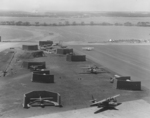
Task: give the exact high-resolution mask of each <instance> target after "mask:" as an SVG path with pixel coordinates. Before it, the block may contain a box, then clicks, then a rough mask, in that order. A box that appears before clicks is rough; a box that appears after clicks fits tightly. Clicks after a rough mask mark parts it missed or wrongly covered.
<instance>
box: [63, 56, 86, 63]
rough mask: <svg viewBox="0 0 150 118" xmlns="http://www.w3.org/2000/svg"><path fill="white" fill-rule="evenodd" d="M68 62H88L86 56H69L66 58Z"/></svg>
mask: <svg viewBox="0 0 150 118" xmlns="http://www.w3.org/2000/svg"><path fill="white" fill-rule="evenodd" d="M66 60H67V61H74V62H78V61H86V55H71V54H68V55H67V56H66Z"/></svg>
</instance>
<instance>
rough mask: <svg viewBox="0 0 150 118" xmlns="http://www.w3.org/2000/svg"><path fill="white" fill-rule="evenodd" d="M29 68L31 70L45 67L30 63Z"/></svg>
mask: <svg viewBox="0 0 150 118" xmlns="http://www.w3.org/2000/svg"><path fill="white" fill-rule="evenodd" d="M30 69H31V70H32V71H37V70H41V69H45V67H44V65H32V66H30Z"/></svg>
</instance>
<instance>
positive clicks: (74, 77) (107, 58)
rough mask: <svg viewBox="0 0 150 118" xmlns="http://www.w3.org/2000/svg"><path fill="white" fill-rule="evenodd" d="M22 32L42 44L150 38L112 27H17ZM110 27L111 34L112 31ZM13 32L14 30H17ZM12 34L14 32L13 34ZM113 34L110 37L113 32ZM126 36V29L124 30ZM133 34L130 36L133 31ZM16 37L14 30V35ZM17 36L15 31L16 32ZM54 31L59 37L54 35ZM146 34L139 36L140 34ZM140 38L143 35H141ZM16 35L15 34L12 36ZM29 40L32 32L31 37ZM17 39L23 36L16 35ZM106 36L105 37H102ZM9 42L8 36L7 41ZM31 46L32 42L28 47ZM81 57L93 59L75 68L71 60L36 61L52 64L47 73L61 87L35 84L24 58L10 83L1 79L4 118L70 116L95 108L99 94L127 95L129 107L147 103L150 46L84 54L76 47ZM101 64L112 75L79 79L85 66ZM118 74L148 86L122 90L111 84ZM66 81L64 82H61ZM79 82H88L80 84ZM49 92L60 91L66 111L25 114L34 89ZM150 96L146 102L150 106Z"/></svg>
mask: <svg viewBox="0 0 150 118" xmlns="http://www.w3.org/2000/svg"><path fill="white" fill-rule="evenodd" d="M16 28H17V29H18V30H19V29H20V31H22V32H23V31H27V32H30V33H31V34H32V36H31V37H30V36H29V37H25V40H27V41H31V40H32V41H35V43H34V44H37V43H38V40H49V39H51V40H54V41H55V40H57V41H59V40H62V41H99V40H100V41H103V40H106V39H107V38H109V37H108V35H109V34H110V35H113V36H114V38H116V37H118V36H119V35H120V37H121V34H122V35H124V36H126V37H125V38H127V37H130V36H133V37H136V36H137V37H138V38H140V37H143V38H145V37H147V38H148V35H149V30H148V28H145V29H144V31H143V32H142V28H141V29H140V28H139V29H138V28H137V29H136V30H134V28H135V27H133V29H132V28H131V27H130V28H131V29H128V28H127V27H126V28H127V29H125V31H128V30H129V31H132V32H134V33H133V34H132V33H130V34H129V35H128V33H127V32H126V33H125V34H123V32H122V33H119V32H121V31H120V30H119V29H120V28H119V27H118V30H115V33H114V31H113V29H110V28H109V27H105V28H104V27H96V26H94V27H89V26H85V27H16ZM107 28H108V29H107ZM12 29H13V28H12ZM12 29H11V30H12ZM107 30H108V31H109V32H110V33H108V32H107ZM123 31H124V30H123ZM129 31H128V32H129ZM12 32H13V31H12ZM14 32H15V31H14ZM50 32H53V33H54V35H50V34H49V33H50ZM139 32H140V33H141V34H139V35H138V33H139ZM136 34H137V35H136ZM10 35H11V34H10ZM25 35H26V33H25ZM16 36H17V34H16ZM100 37H102V38H100ZM2 40H3V37H2ZM36 41H37V42H36ZM22 44H24V43H20V44H19V45H17V48H16V49H17V51H18V53H17V54H18V55H19V54H23V53H22V51H19V50H20V48H18V47H21V46H22ZM28 44H31V43H28ZM71 47H73V48H74V50H75V51H76V52H78V53H82V54H86V56H87V57H88V58H89V59H90V60H92V61H89V60H88V61H87V62H83V63H71V62H67V61H66V60H65V56H58V55H47V57H42V58H36V59H34V61H46V64H47V68H48V69H50V70H51V72H52V74H54V75H55V84H53V85H52V84H50V85H49V84H40V83H32V82H31V81H30V79H31V73H30V72H29V70H26V69H24V68H21V66H20V65H21V61H22V60H21V59H20V60H19V61H16V60H17V55H15V56H16V58H15V59H14V61H13V63H12V67H14V71H15V74H13V75H11V74H9V75H8V76H7V77H6V78H1V81H2V82H3V84H2V85H1V89H0V93H1V94H0V97H1V99H0V103H1V105H0V115H1V117H4V118H8V117H14V118H17V117H18V118H20V117H22V116H23V115H24V117H29V116H35V115H42V114H48V113H52V112H60V111H68V110H71V109H80V108H87V107H89V104H90V103H89V100H90V99H91V96H92V95H94V96H95V97H96V98H97V99H98V100H100V99H103V98H105V97H109V96H111V95H114V94H118V93H121V97H120V98H118V100H119V101H121V102H124V101H128V100H135V99H141V98H143V97H144V98H143V99H145V97H147V96H148V95H149V90H148V89H147V88H149V70H150V65H149V59H150V50H149V45H98V46H93V47H94V50H93V51H89V52H88V51H83V50H82V45H80V46H71ZM93 61H94V62H95V63H97V64H98V65H99V66H101V65H102V66H103V67H106V68H108V70H110V73H105V74H99V75H85V74H84V75H82V74H78V73H80V72H81V71H82V69H81V68H80V67H82V66H84V65H89V64H90V63H94V62H93ZM115 73H117V74H119V75H125V76H128V75H130V76H131V79H134V80H141V81H142V91H136V92H133V91H124V90H116V89H115V88H113V87H114V86H113V85H112V84H111V83H110V82H109V78H110V76H113V75H114V74H115ZM60 77H61V79H60ZM78 78H82V80H79V79H78ZM41 89H44V90H45V89H46V90H49V91H57V92H59V93H60V94H61V95H62V104H63V105H64V108H63V109H61V108H54V107H48V108H45V109H41V108H31V109H29V110H24V109H23V108H22V100H23V94H24V93H26V92H28V91H31V90H41ZM148 98H149V97H147V98H146V100H147V101H149V99H148Z"/></svg>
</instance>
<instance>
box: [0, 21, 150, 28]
mask: <svg viewBox="0 0 150 118" xmlns="http://www.w3.org/2000/svg"><path fill="white" fill-rule="evenodd" d="M0 25H16V26H70V25H72V26H76V25H80V26H87V25H91V26H93V25H94V26H95V25H100V26H111V25H114V26H140V27H150V22H138V23H136V24H132V23H131V22H125V23H114V24H111V23H108V22H101V23H96V22H94V21H91V22H89V23H85V22H84V21H82V22H81V23H77V22H76V21H73V22H72V23H69V21H65V22H58V23H50V24H48V23H46V22H44V23H40V22H34V23H30V22H28V21H26V22H23V21H1V22H0Z"/></svg>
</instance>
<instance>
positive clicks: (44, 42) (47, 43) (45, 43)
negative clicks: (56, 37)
mask: <svg viewBox="0 0 150 118" xmlns="http://www.w3.org/2000/svg"><path fill="white" fill-rule="evenodd" d="M45 45H49V46H52V45H53V41H50V40H48V41H39V46H45Z"/></svg>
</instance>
